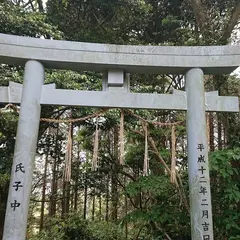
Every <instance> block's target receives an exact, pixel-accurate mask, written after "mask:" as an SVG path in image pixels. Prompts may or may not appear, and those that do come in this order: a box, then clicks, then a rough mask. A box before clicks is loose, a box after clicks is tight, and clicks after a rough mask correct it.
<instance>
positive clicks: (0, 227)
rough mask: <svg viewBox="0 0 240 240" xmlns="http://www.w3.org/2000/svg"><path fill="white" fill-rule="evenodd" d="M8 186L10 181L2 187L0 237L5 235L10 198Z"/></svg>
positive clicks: (0, 197)
mask: <svg viewBox="0 0 240 240" xmlns="http://www.w3.org/2000/svg"><path fill="white" fill-rule="evenodd" d="M8 187H9V183H7V184H5V186H1V187H0V239H2V237H3V229H4V220H5V213H6V208H7V198H8Z"/></svg>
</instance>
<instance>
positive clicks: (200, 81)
mask: <svg viewBox="0 0 240 240" xmlns="http://www.w3.org/2000/svg"><path fill="white" fill-rule="evenodd" d="M185 79H186V92H187V137H188V174H189V189H190V206H191V234H192V239H193V240H213V223H212V206H211V193H210V178H209V167H208V142H207V134H206V131H207V130H206V117H205V93H204V74H203V71H202V70H201V69H198V68H195V69H191V70H189V71H188V72H187V74H186V78H185Z"/></svg>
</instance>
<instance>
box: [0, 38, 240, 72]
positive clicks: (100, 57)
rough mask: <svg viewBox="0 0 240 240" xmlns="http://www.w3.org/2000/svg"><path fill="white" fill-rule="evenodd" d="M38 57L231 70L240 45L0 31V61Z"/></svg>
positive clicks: (52, 64) (61, 62)
mask: <svg viewBox="0 0 240 240" xmlns="http://www.w3.org/2000/svg"><path fill="white" fill-rule="evenodd" d="M31 59H34V60H38V61H40V62H41V63H43V65H44V66H45V67H46V68H56V69H72V70H91V71H101V72H104V71H107V70H108V69H113V68H119V69H122V70H124V71H125V72H129V73H132V72H135V73H157V74H165V73H169V74H185V73H186V71H187V70H189V69H191V68H201V69H203V71H204V73H205V74H216V73H231V72H232V71H233V70H235V69H236V68H237V67H239V66H240V47H239V46H198V47H185V46H184V47H173V46H132V45H111V44H97V43H83V42H70V41H59V40H45V39H44V40H43V39H37V38H30V37H20V36H14V35H7V34H0V63H6V64H18V65H24V64H25V63H26V61H28V60H31Z"/></svg>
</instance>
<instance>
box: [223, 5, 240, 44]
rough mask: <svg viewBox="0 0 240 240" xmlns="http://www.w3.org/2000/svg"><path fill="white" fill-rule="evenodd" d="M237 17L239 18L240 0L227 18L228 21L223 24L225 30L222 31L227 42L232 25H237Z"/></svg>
mask: <svg viewBox="0 0 240 240" xmlns="http://www.w3.org/2000/svg"><path fill="white" fill-rule="evenodd" d="M239 19H240V1H239V2H238V3H237V4H236V6H235V7H234V8H233V10H232V14H231V17H230V18H229V21H228V23H227V24H226V26H225V30H224V32H223V40H224V41H226V42H227V40H228V39H229V38H230V37H231V34H232V31H233V29H234V27H235V26H236V25H237V23H238V20H239Z"/></svg>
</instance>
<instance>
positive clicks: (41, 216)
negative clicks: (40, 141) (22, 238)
mask: <svg viewBox="0 0 240 240" xmlns="http://www.w3.org/2000/svg"><path fill="white" fill-rule="evenodd" d="M48 152H49V146H48V150H47V153H46V158H45V166H44V174H43V186H42V202H41V215H40V225H39V231H42V230H43V224H44V210H45V200H46V184H47V167H48V156H49V155H48Z"/></svg>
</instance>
